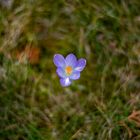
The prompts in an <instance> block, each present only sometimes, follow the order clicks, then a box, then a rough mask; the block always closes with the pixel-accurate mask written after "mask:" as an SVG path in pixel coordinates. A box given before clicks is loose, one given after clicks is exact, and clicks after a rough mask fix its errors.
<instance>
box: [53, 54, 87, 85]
mask: <svg viewBox="0 0 140 140" xmlns="http://www.w3.org/2000/svg"><path fill="white" fill-rule="evenodd" d="M53 62H54V64H55V65H56V67H57V70H56V73H57V75H58V76H59V77H60V84H61V85H62V86H63V87H67V86H69V85H70V84H71V83H72V81H73V80H77V79H79V78H80V72H81V71H82V70H83V69H84V68H85V66H86V59H84V58H80V59H78V60H77V58H76V56H75V55H74V54H72V53H71V54H69V55H67V56H66V58H64V57H63V56H62V55H61V54H55V55H54V58H53Z"/></svg>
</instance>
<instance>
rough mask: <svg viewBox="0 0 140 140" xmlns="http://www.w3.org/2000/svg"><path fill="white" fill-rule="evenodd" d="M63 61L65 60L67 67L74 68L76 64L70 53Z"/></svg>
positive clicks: (73, 56)
mask: <svg viewBox="0 0 140 140" xmlns="http://www.w3.org/2000/svg"><path fill="white" fill-rule="evenodd" d="M65 60H66V65H67V66H72V67H73V68H74V67H75V66H76V64H77V59H76V57H75V55H74V54H72V53H71V54H69V55H67V57H66V59H65Z"/></svg>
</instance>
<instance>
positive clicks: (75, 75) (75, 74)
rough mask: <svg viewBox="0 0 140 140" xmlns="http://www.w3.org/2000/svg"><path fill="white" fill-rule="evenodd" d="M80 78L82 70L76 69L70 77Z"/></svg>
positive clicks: (73, 78)
mask: <svg viewBox="0 0 140 140" xmlns="http://www.w3.org/2000/svg"><path fill="white" fill-rule="evenodd" d="M79 78H80V72H79V71H75V72H73V73H72V74H71V76H70V79H72V80H77V79H79Z"/></svg>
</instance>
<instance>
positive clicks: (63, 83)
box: [60, 78, 71, 87]
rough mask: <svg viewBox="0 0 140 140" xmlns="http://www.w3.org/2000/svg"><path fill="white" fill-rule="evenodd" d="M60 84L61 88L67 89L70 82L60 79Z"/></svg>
mask: <svg viewBox="0 0 140 140" xmlns="http://www.w3.org/2000/svg"><path fill="white" fill-rule="evenodd" d="M60 83H61V86H62V87H67V86H69V85H70V84H71V81H70V79H69V78H61V79H60Z"/></svg>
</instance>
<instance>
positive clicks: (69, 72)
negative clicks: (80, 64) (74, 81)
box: [65, 66, 72, 75]
mask: <svg viewBox="0 0 140 140" xmlns="http://www.w3.org/2000/svg"><path fill="white" fill-rule="evenodd" d="M65 72H66V74H67V75H70V74H71V73H72V67H71V66H67V67H66V68H65Z"/></svg>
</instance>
